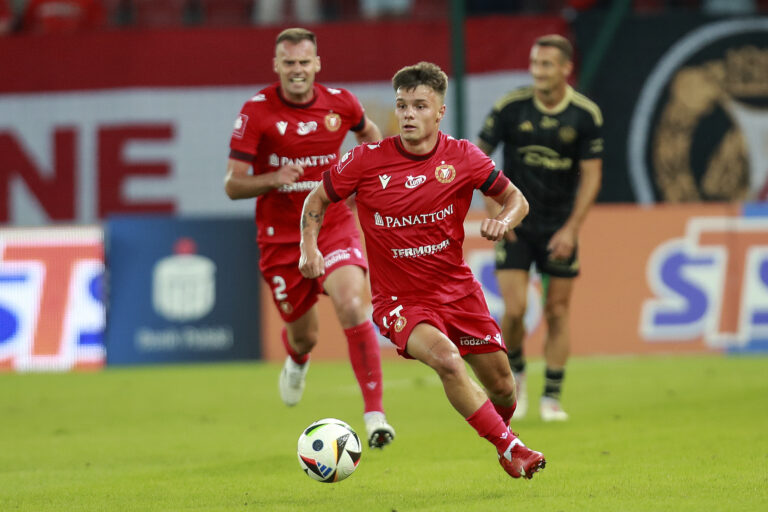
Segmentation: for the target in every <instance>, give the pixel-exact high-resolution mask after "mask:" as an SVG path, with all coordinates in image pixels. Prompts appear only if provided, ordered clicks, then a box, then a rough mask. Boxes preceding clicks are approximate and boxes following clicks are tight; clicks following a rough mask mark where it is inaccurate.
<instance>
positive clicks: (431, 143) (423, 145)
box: [399, 131, 440, 155]
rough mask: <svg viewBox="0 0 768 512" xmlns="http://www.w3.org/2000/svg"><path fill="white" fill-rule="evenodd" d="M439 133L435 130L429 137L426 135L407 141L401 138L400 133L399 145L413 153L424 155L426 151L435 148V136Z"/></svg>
mask: <svg viewBox="0 0 768 512" xmlns="http://www.w3.org/2000/svg"><path fill="white" fill-rule="evenodd" d="M439 133H440V132H437V131H436V132H435V133H433V134H432V135H430V136H429V137H426V138H424V139H421V140H419V141H416V142H413V141H407V140H405V139H403V136H402V135H400V136H399V137H400V145H401V146H402V147H403V149H404V150H406V151H407V152H409V153H412V154H414V155H426V154H427V153H429V152H430V151H432V150H433V149H435V145H436V144H437V138H438V136H439Z"/></svg>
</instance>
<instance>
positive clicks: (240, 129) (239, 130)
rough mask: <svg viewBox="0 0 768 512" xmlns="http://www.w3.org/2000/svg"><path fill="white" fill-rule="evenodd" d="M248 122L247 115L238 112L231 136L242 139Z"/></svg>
mask: <svg viewBox="0 0 768 512" xmlns="http://www.w3.org/2000/svg"><path fill="white" fill-rule="evenodd" d="M246 124H248V116H247V115H245V114H240V115H239V116H237V119H235V128H234V130H233V131H232V136H233V137H235V138H237V139H242V138H243V135H245V125H246Z"/></svg>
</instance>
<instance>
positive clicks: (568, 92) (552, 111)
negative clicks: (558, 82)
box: [533, 85, 573, 116]
mask: <svg viewBox="0 0 768 512" xmlns="http://www.w3.org/2000/svg"><path fill="white" fill-rule="evenodd" d="M571 99H573V87H571V86H570V85H566V86H565V96H563V99H562V100H561V101H560V103H558V104H557V105H555V106H554V107H552V108H548V107H547V106H546V105H544V104H543V103H542V102H541V101H539V98H537V97H536V94H534V95H533V104H534V105H535V106H536V109H537V110H539V111H540V112H541V113H542V114H548V115H550V116H554V115H557V114H559V113H560V112H562V111H563V110H565V108H566V107H567V106H568V104H569V103H570V102H571Z"/></svg>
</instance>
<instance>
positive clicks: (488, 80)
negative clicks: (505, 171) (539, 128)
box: [0, 71, 527, 226]
mask: <svg viewBox="0 0 768 512" xmlns="http://www.w3.org/2000/svg"><path fill="white" fill-rule="evenodd" d="M320 78H322V76H320ZM526 81H527V74H526V73H525V72H522V71H520V72H501V73H491V74H483V75H473V76H470V77H468V79H467V83H466V96H467V104H466V110H467V111H466V115H465V119H466V123H467V126H466V129H465V136H466V137H467V138H469V139H470V140H474V139H475V137H476V135H477V133H478V131H479V129H480V125H481V123H482V121H483V119H484V117H485V115H486V114H487V113H488V112H489V110H490V108H491V106H492V105H493V103H494V102H495V101H496V99H497V98H499V97H500V96H501V95H502V94H504V93H505V92H506V91H508V90H510V89H512V88H514V87H518V86H520V85H523V84H524V83H525V82H526ZM329 85H334V86H340V87H345V88H348V89H349V90H351V91H352V92H354V93H355V94H356V95H357V96H358V97H359V99H360V101H361V102H362V103H363V105H364V106H365V108H366V111H367V113H368V115H369V117H371V119H373V120H374V122H376V123H377V124H378V125H379V127H380V128H381V129H382V131H383V132H384V133H385V134H386V135H391V134H394V133H395V132H396V130H397V125H396V122H395V120H394V116H393V108H392V105H393V91H392V87H391V84H390V83H389V82H375V83H364V84H361V83H355V84H329ZM262 87H263V85H254V86H247V87H184V88H152V89H143V88H142V89H118V90H102V91H96V92H93V91H90V92H65V93H46V92H44V93H39V94H38V93H35V94H7V95H0V222H1V223H7V224H11V225H25V226H31V225H45V224H48V223H49V222H51V221H68V222H72V221H74V222H77V223H91V222H95V221H98V220H100V219H103V218H105V217H106V216H108V215H109V214H112V213H131V212H136V213H140V212H167V213H174V214H179V215H232V214H243V215H250V214H251V212H252V210H253V201H230V200H229V199H228V198H227V196H226V195H225V194H224V190H223V182H222V180H223V177H224V172H225V169H226V162H227V156H228V153H229V149H228V144H229V137H230V133H231V130H232V126H233V122H234V120H235V118H236V117H237V113H238V112H239V110H240V107H241V106H242V104H243V103H244V102H245V101H246V100H247V99H248V98H250V97H251V96H252V95H253V94H254V93H255V92H256V91H257V90H259V89H260V88H262ZM453 101H454V100H453V96H452V88H451V86H449V90H448V97H447V98H446V105H447V107H448V108H447V113H446V118H445V120H444V122H443V129H444V130H445V131H446V132H448V133H453V132H454V128H453V123H454V119H455V114H454V112H453V108H454V103H453ZM353 143H354V138H353V137H352V136H348V138H347V140H346V141H345V144H344V147H343V149H347V148H349V147H351V146H352V145H353ZM498 165H499V166H500V165H501V162H498Z"/></svg>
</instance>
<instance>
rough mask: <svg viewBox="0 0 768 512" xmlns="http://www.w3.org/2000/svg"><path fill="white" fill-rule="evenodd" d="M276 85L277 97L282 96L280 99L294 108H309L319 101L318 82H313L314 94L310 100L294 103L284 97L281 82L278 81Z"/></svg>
mask: <svg viewBox="0 0 768 512" xmlns="http://www.w3.org/2000/svg"><path fill="white" fill-rule="evenodd" d="M276 87H277V97H278V98H280V101H282V102H283V103H285V104H286V105H288V106H289V107H292V108H309V107H311V106H312V105H314V104H315V102H316V101H317V97H318V94H317V84H312V94H313V96H312V99H311V100H309V101H308V102H306V103H294V102H292V101H289V100H287V99H285V98H284V97H283V89H282V88H281V87H280V83H279V82H278V84H277V86H276Z"/></svg>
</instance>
